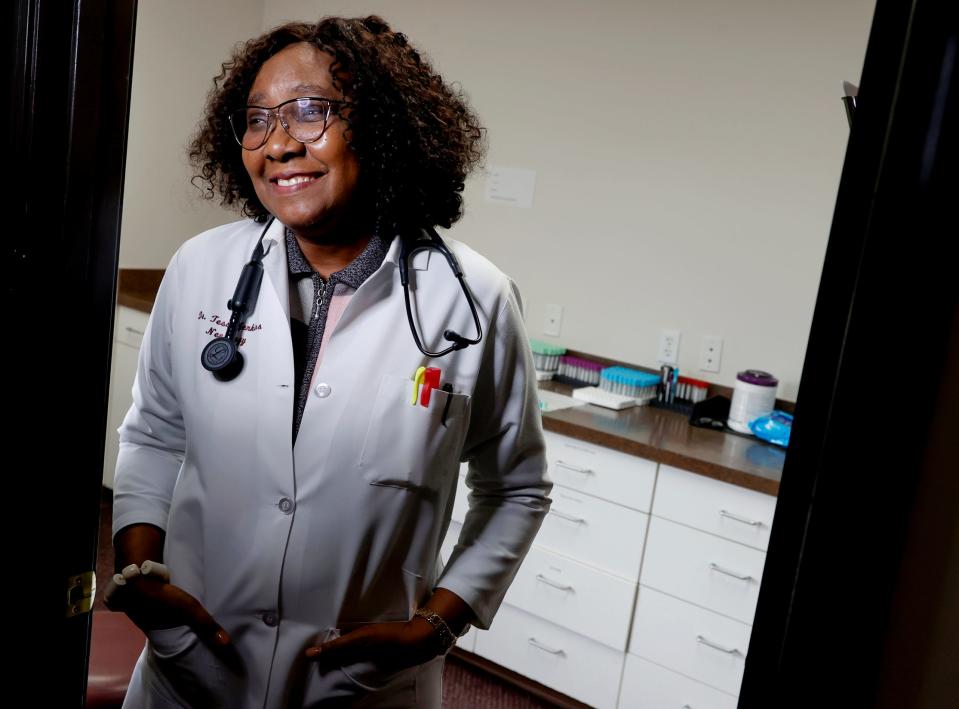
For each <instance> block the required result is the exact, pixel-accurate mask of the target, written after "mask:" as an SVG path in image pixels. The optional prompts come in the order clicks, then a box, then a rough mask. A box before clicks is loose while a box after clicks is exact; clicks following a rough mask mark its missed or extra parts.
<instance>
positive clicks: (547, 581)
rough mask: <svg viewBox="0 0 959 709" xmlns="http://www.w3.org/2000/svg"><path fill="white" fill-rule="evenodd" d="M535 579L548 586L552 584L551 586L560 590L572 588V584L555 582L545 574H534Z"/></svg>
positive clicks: (570, 589)
mask: <svg viewBox="0 0 959 709" xmlns="http://www.w3.org/2000/svg"><path fill="white" fill-rule="evenodd" d="M536 580H537V581H542V582H543V583H545V584H547V585H549V586H552V587H553V588H558V589H559V590H560V591H572V590H573V587H572V586H563V585H562V584H559V583H556V582H555V581H553V580H552V579H550V578H547V577H546V576H543V574H536Z"/></svg>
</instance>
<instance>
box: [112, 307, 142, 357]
mask: <svg viewBox="0 0 959 709" xmlns="http://www.w3.org/2000/svg"><path fill="white" fill-rule="evenodd" d="M149 320H150V316H149V315H148V314H147V313H143V312H140V311H139V310H135V309H133V308H128V307H126V306H125V305H119V306H117V310H116V318H115V322H114V325H113V339H114V340H115V341H117V342H122V343H123V344H125V345H129V346H130V347H136V348H137V349H139V348H140V345H141V344H142V342H143V335H144V333H145V332H146V329H147V323H148V322H149Z"/></svg>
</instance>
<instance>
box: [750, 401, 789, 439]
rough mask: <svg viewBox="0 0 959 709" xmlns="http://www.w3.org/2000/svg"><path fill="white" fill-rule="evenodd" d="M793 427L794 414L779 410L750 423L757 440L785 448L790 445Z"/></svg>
mask: <svg viewBox="0 0 959 709" xmlns="http://www.w3.org/2000/svg"><path fill="white" fill-rule="evenodd" d="M792 427H793V417H792V414H787V413H786V412H785V411H778V410H777V411H773V412H772V413H769V414H766V415H765V416H760V417H759V418H757V419H754V420H752V421H750V422H749V429H750V430H751V431H752V432H753V435H754V436H756V438H761V439H762V440H764V441H769V442H770V443H775V444H776V445H777V446H782V447H783V448H785V447H786V446H788V445H789V432H790V431H792Z"/></svg>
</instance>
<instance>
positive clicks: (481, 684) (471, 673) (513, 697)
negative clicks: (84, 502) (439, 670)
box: [94, 487, 555, 709]
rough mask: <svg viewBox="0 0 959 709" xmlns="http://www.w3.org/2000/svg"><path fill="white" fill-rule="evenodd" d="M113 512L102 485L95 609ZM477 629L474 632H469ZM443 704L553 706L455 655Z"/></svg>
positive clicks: (109, 567) (461, 708)
mask: <svg viewBox="0 0 959 709" xmlns="http://www.w3.org/2000/svg"><path fill="white" fill-rule="evenodd" d="M112 514H113V498H112V491H111V490H110V489H109V488H106V487H104V488H103V494H102V497H101V500H100V551H99V556H98V558H97V579H98V583H97V592H96V596H95V599H94V610H106V606H105V605H104V604H103V589H104V588H105V587H106V582H107V579H109V578H110V577H112V576H113V545H112V542H111V524H112ZM471 632H477V631H475V630H474V631H471ZM443 705H444V706H447V707H456V709H472V708H473V707H482V708H483V709H539V708H540V707H552V706H555V705H553V704H547V703H545V702H542V701H540V700H539V699H537V698H535V697H531V696H529V695H527V694H525V693H523V692H520V691H517V690H516V689H515V688H513V687H512V686H510V685H508V684H505V683H503V682H501V681H500V680H499V679H497V678H496V677H492V676H490V675H488V674H486V673H485V672H483V671H481V670H478V669H477V668H474V667H473V666H471V665H468V664H466V663H464V662H462V661H460V660H457V658H456V657H455V656H454V655H450V656H449V657H448V658H447V660H446V670H445V672H444V673H443Z"/></svg>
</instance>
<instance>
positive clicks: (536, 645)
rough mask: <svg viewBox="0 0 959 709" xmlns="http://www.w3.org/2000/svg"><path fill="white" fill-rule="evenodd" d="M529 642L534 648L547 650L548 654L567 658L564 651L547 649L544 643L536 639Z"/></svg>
mask: <svg viewBox="0 0 959 709" xmlns="http://www.w3.org/2000/svg"><path fill="white" fill-rule="evenodd" d="M527 642H528V643H529V644H530V645H532V646H533V647H538V648H539V649H540V650H546V652H549V653H552V654H553V655H562V656H563V657H566V653H565V652H563V651H562V650H559V649H557V648H551V647H547V646H546V645H543V643H541V642H539V641H538V640H537V639H536V638H530V639H529V640H528V641H527Z"/></svg>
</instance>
